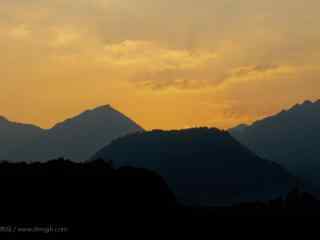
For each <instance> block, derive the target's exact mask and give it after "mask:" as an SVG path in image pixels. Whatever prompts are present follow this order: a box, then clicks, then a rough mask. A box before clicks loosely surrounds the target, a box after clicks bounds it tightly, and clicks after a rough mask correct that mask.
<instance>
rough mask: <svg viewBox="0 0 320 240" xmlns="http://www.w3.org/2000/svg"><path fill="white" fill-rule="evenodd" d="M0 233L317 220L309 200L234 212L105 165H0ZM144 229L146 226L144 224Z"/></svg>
mask: <svg viewBox="0 0 320 240" xmlns="http://www.w3.org/2000/svg"><path fill="white" fill-rule="evenodd" d="M0 181H1V183H0V184H1V188H0V189H1V190H0V194H1V197H0V213H1V214H0V231H1V227H4V226H18V225H19V224H20V225H21V224H22V226H26V225H25V224H29V225H27V226H43V225H44V226H48V225H50V224H51V225H50V226H56V227H57V226H61V227H64V228H66V229H67V230H68V231H71V232H72V231H77V232H79V231H80V232H82V231H89V232H91V233H92V232H93V231H107V230H108V231H109V230H110V226H111V225H109V224H110V223H112V225H117V226H125V225H127V224H129V225H133V224H138V223H139V221H141V220H142V222H145V223H151V222H154V221H155V220H157V221H162V222H163V223H173V224H176V223H178V222H179V223H181V222H182V221H183V222H186V221H194V220H196V221H206V222H207V223H208V222H212V223H213V222H216V221H217V220H221V218H222V217H227V218H229V217H235V216H241V217H242V216H271V217H277V216H320V202H319V201H318V200H317V199H316V198H314V197H313V196H312V195H310V194H307V193H301V192H299V191H297V190H296V191H293V192H291V193H290V194H289V195H288V196H287V198H286V199H277V200H273V201H270V202H267V203H247V204H240V205H238V206H233V207H220V208H214V207H212V208H200V207H199V208H198V207H193V208H191V207H182V206H180V205H179V204H178V203H177V202H176V199H175V196H174V194H173V193H172V192H171V191H170V189H169V188H168V185H167V184H166V183H165V182H164V180H163V179H162V178H161V177H160V176H158V175H157V174H156V173H154V172H150V171H147V170H143V169H135V168H121V169H118V170H115V169H114V168H113V167H112V165H111V164H109V163H106V162H104V161H93V162H90V163H72V162H70V161H65V160H56V161H51V162H48V163H44V164H40V163H34V164H26V163H19V164H9V163H2V164H0ZM144 226H145V225H144Z"/></svg>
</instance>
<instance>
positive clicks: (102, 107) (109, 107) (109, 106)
mask: <svg viewBox="0 0 320 240" xmlns="http://www.w3.org/2000/svg"><path fill="white" fill-rule="evenodd" d="M107 109H113V108H112V106H111V105H110V104H106V105H102V106H99V107H96V108H94V109H93V111H94V110H107Z"/></svg>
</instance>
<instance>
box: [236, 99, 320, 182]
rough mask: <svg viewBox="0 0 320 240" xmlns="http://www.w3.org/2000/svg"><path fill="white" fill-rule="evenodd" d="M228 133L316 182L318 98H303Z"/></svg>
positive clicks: (319, 143) (319, 174)
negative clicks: (306, 99)
mask: <svg viewBox="0 0 320 240" xmlns="http://www.w3.org/2000/svg"><path fill="white" fill-rule="evenodd" d="M230 133H231V135H232V136H233V137H235V138H236V139H237V140H238V141H240V142H241V143H242V144H244V145H245V146H247V147H248V148H249V149H250V150H252V151H254V152H255V153H257V154H258V155H259V156H260V157H263V158H266V159H270V160H272V161H276V162H277V163H280V164H282V165H283V166H285V167H286V168H287V169H288V170H289V171H291V172H292V173H293V174H295V175H297V176H299V177H301V178H303V179H304V180H305V181H307V182H311V183H314V184H316V185H318V186H320V100H319V101H316V102H311V101H305V102H304V103H303V104H297V105H295V106H294V107H292V108H291V109H289V110H287V111H282V112H280V113H279V114H276V115H274V116H271V117H268V118H265V119H262V120H260V121H257V122H255V123H253V124H252V125H240V126H238V127H236V128H233V129H231V130H230Z"/></svg>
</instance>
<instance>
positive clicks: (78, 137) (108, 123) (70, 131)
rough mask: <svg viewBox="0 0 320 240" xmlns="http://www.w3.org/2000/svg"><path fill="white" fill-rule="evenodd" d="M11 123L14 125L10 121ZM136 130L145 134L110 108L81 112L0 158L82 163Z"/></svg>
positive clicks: (107, 106) (43, 130)
mask: <svg viewBox="0 0 320 240" xmlns="http://www.w3.org/2000/svg"><path fill="white" fill-rule="evenodd" d="M8 124H9V125H11V126H13V125H15V123H13V122H9V121H8ZM19 126H21V127H27V126H28V125H23V124H21V125H19ZM39 129H41V128H39ZM135 131H143V128H142V127H140V126H139V125H138V124H137V123H136V122H134V121H133V120H131V119H130V118H128V117H127V116H125V115H124V114H122V113H121V112H119V111H117V110H115V109H114V108H113V107H112V106H111V105H103V106H99V107H96V108H93V109H89V110H86V111H84V112H81V113H80V114H78V115H76V116H74V117H71V118H68V119H66V120H64V121H62V122H59V123H57V124H55V125H54V126H53V127H52V128H49V129H41V134H39V136H35V137H32V138H31V139H30V140H29V141H28V142H27V143H24V144H16V146H15V148H12V149H10V151H7V152H6V153H5V154H0V157H1V158H2V159H5V160H11V161H14V160H18V161H21V160H23V161H29V160H50V159H54V158H57V157H62V156H63V157H67V158H71V159H74V160H76V161H82V160H87V159H88V158H89V157H90V156H91V155H92V154H93V153H94V152H95V151H96V150H98V149H99V147H102V146H104V145H105V144H106V143H108V142H110V141H111V140H113V139H114V138H117V137H121V136H123V135H126V134H128V133H132V132H135ZM11 144H14V142H13V143H11ZM91 151H92V152H91Z"/></svg>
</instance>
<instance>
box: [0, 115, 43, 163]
mask: <svg viewBox="0 0 320 240" xmlns="http://www.w3.org/2000/svg"><path fill="white" fill-rule="evenodd" d="M44 132H45V130H43V129H41V128H39V127H37V126H34V125H30V124H22V123H15V122H11V121H9V120H7V119H6V118H4V117H1V116H0V159H5V158H6V157H7V156H8V155H9V153H10V152H13V151H14V150H16V148H17V146H23V145H26V144H28V143H29V142H31V141H33V140H34V139H37V138H39V137H41V136H42V135H43V134H44Z"/></svg>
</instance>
